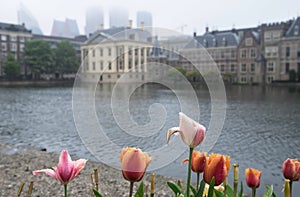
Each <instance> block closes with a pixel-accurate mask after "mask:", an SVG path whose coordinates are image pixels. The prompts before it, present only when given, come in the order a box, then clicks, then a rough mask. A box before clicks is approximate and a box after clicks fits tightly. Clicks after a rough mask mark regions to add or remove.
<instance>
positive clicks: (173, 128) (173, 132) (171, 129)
mask: <svg viewBox="0 0 300 197" xmlns="http://www.w3.org/2000/svg"><path fill="white" fill-rule="evenodd" d="M176 133H180V135H181V133H182V132H181V131H180V129H179V127H172V128H170V129H169V130H168V132H167V144H168V143H169V141H170V138H171V135H173V134H176Z"/></svg>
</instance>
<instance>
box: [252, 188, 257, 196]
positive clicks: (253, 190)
mask: <svg viewBox="0 0 300 197" xmlns="http://www.w3.org/2000/svg"><path fill="white" fill-rule="evenodd" d="M255 195H256V187H252V197H255Z"/></svg>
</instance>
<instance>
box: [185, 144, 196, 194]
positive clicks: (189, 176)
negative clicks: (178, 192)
mask: <svg viewBox="0 0 300 197" xmlns="http://www.w3.org/2000/svg"><path fill="white" fill-rule="evenodd" d="M193 149H194V148H190V156H189V166H188V177H187V183H186V195H187V197H189V196H190V183H191V168H192V155H193Z"/></svg>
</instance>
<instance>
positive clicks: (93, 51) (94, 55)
mask: <svg viewBox="0 0 300 197" xmlns="http://www.w3.org/2000/svg"><path fill="white" fill-rule="evenodd" d="M92 53H93V57H95V49H93V51H92Z"/></svg>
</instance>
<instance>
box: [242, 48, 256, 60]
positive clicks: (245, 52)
mask: <svg viewBox="0 0 300 197" xmlns="http://www.w3.org/2000/svg"><path fill="white" fill-rule="evenodd" d="M240 57H241V58H242V59H246V58H248V57H249V58H255V57H256V48H251V49H245V48H244V49H240Z"/></svg>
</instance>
